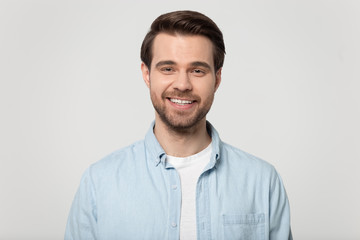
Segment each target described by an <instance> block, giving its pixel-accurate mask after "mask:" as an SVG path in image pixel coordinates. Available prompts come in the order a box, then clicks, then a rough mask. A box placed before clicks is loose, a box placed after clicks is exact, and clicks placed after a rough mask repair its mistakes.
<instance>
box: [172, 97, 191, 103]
mask: <svg viewBox="0 0 360 240" xmlns="http://www.w3.org/2000/svg"><path fill="white" fill-rule="evenodd" d="M170 101H172V102H173V103H176V104H180V105H185V104H191V103H192V101H188V100H180V99H175V98H170Z"/></svg>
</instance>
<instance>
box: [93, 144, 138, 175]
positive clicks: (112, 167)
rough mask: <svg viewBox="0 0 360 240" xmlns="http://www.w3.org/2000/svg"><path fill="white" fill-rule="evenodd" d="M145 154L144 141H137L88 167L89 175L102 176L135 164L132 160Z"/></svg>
mask: <svg viewBox="0 0 360 240" xmlns="http://www.w3.org/2000/svg"><path fill="white" fill-rule="evenodd" d="M144 152H145V147H144V140H141V141H137V142H135V143H133V144H131V145H128V146H126V147H123V148H121V149H118V150H116V151H114V152H112V153H110V154H108V155H107V156H105V157H104V158H102V159H101V160H99V161H97V162H95V163H93V164H92V165H90V167H89V171H90V174H96V175H102V174H109V173H110V172H113V171H116V170H117V169H119V168H121V167H122V166H123V165H132V164H136V161H134V159H136V158H137V159H139V157H138V156H139V155H143V154H144Z"/></svg>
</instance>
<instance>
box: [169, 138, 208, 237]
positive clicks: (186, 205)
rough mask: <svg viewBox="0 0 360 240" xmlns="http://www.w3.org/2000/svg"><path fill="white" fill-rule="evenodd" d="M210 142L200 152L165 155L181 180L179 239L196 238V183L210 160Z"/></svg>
mask: <svg viewBox="0 0 360 240" xmlns="http://www.w3.org/2000/svg"><path fill="white" fill-rule="evenodd" d="M211 152H212V147H211V143H210V144H209V146H208V147H207V148H205V149H204V150H202V151H201V152H199V153H197V154H195V155H192V156H189V157H185V158H179V157H173V156H167V158H166V161H167V162H168V163H170V164H171V165H172V166H174V167H175V169H176V170H177V172H178V173H179V176H180V182H181V218H180V239H182V240H188V239H196V185H197V181H198V179H199V177H200V175H201V173H202V172H203V170H204V168H205V167H206V165H207V164H208V163H209V161H210V157H211Z"/></svg>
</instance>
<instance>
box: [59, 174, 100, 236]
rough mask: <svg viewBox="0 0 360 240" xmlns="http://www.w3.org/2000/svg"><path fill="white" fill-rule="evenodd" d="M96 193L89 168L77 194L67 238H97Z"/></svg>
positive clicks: (66, 234) (68, 223)
mask: <svg viewBox="0 0 360 240" xmlns="http://www.w3.org/2000/svg"><path fill="white" fill-rule="evenodd" d="M95 196H96V193H95V188H94V184H93V181H92V179H91V175H90V168H88V169H87V170H86V171H85V173H84V174H83V176H82V179H81V182H80V186H79V188H78V190H77V192H76V194H75V198H74V201H73V203H72V206H71V209H70V213H69V217H68V221H67V224H66V230H65V240H78V239H87V240H92V239H97V212H96V198H95Z"/></svg>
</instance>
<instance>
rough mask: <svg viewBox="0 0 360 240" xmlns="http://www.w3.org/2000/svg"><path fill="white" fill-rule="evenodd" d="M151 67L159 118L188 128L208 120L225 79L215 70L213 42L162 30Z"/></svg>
mask: <svg viewBox="0 0 360 240" xmlns="http://www.w3.org/2000/svg"><path fill="white" fill-rule="evenodd" d="M152 55H153V59H152V62H151V70H149V69H148V68H147V67H146V65H145V64H144V63H143V64H142V66H141V69H142V73H143V78H144V80H145V83H146V84H147V85H148V87H149V89H150V95H151V101H152V103H153V105H154V108H155V110H156V120H161V121H162V122H163V123H164V124H166V125H167V126H168V127H170V128H171V129H175V130H186V129H190V128H192V127H194V126H196V125H197V124H198V123H200V122H201V121H205V120H206V118H205V117H206V114H207V113H208V111H209V110H210V107H211V105H212V102H213V99H214V93H215V91H216V89H217V87H218V86H219V84H220V81H221V69H220V70H218V71H217V73H215V70H214V60H213V45H212V42H211V41H210V40H209V39H207V38H206V37H203V36H198V35H192V36H191V35H178V34H176V35H170V34H165V33H160V34H159V35H157V36H156V37H155V39H154V42H153V46H152Z"/></svg>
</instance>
